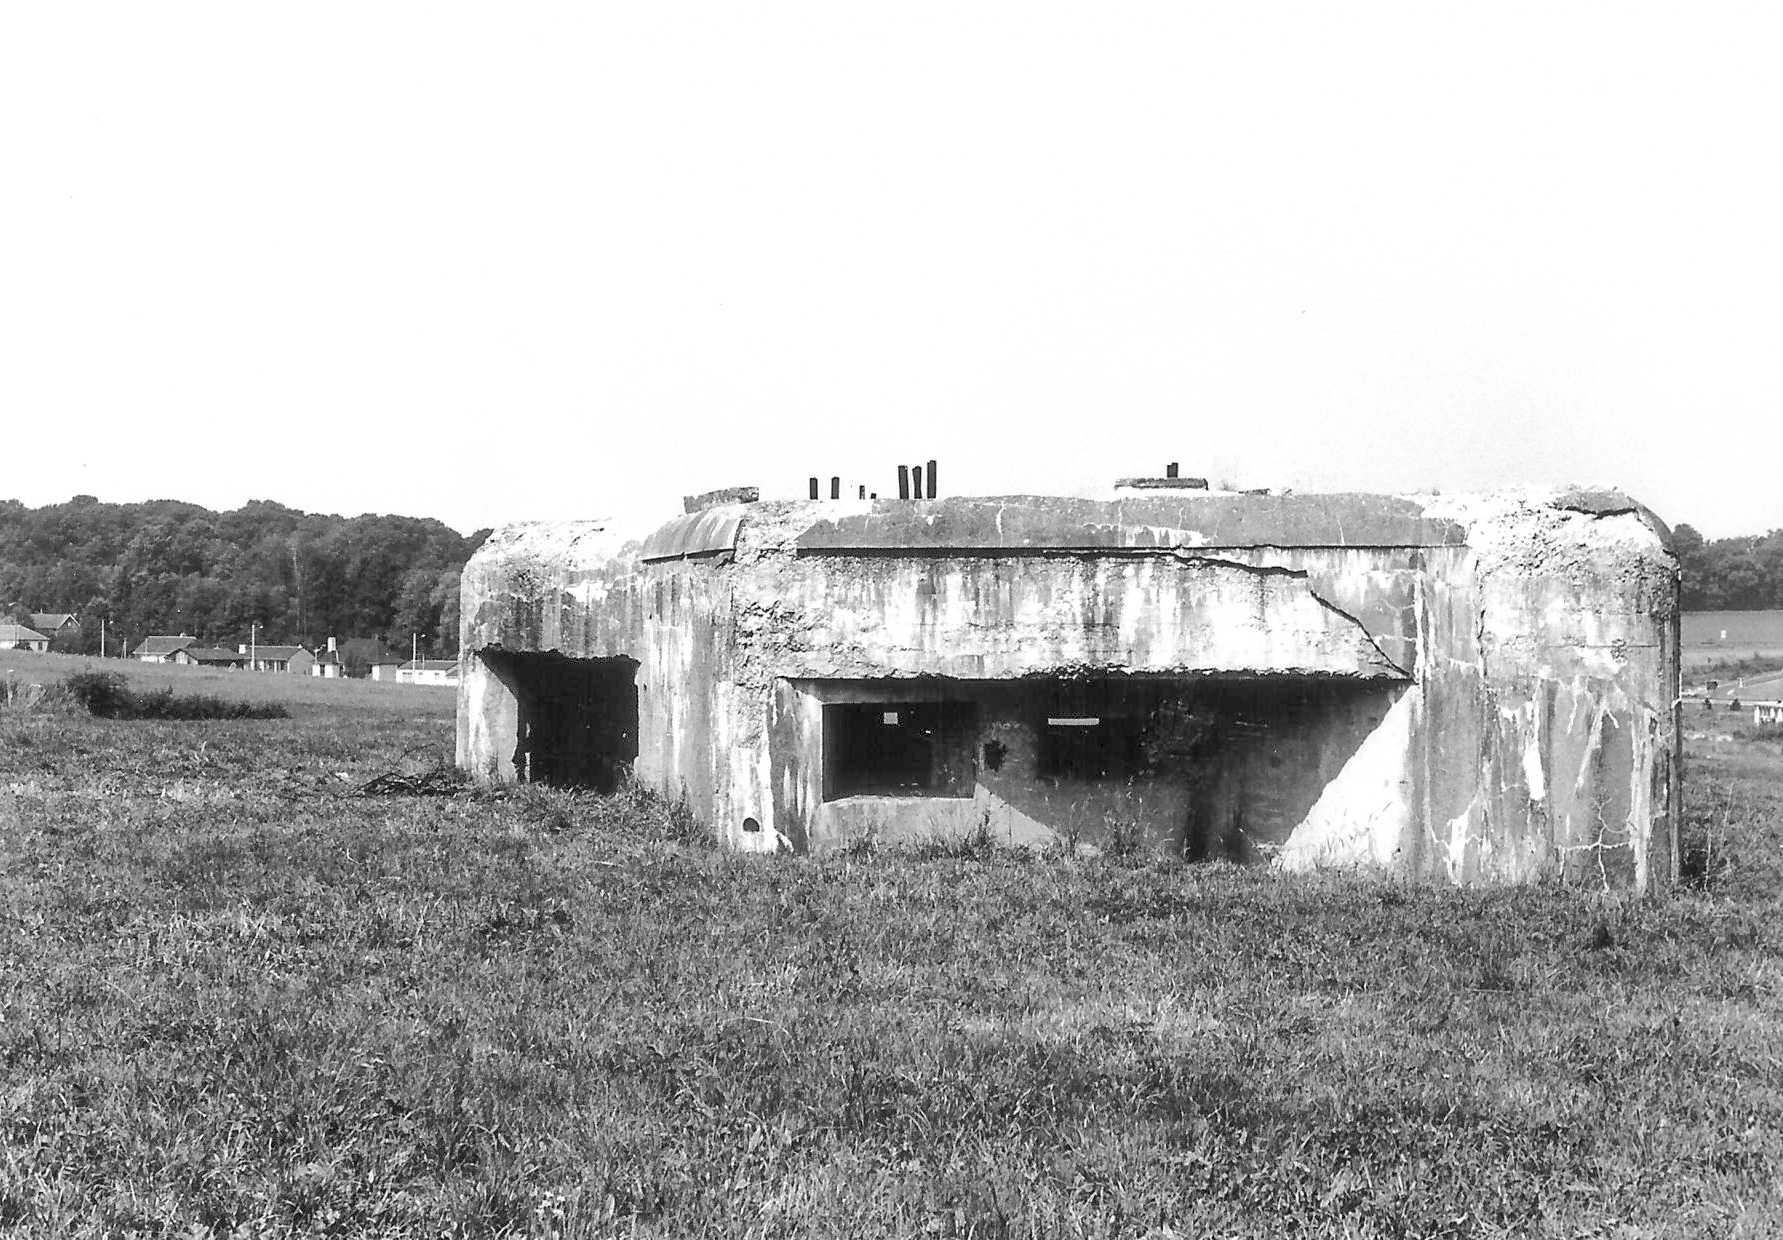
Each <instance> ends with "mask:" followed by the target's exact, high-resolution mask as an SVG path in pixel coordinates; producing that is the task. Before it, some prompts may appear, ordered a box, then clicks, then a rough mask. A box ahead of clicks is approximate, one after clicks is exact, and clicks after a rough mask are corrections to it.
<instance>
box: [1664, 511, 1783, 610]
mask: <svg viewBox="0 0 1783 1240" xmlns="http://www.w3.org/2000/svg"><path fill="white" fill-rule="evenodd" d="M1672 540H1673V545H1674V546H1675V547H1676V549H1677V552H1678V560H1679V563H1680V564H1681V566H1682V568H1683V572H1684V594H1683V600H1682V601H1683V606H1684V610H1685V611H1770V610H1773V609H1777V608H1783V530H1772V531H1771V532H1770V533H1768V534H1745V535H1741V536H1739V537H1737V538H1716V539H1713V540H1708V539H1704V538H1703V536H1702V535H1701V534H1699V533H1697V532H1696V531H1695V530H1693V529H1691V528H1690V527H1689V526H1688V525H1680V526H1678V527H1677V528H1676V529H1674V530H1673V531H1672Z"/></svg>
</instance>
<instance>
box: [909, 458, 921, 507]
mask: <svg viewBox="0 0 1783 1240" xmlns="http://www.w3.org/2000/svg"><path fill="white" fill-rule="evenodd" d="M910 498H911V499H921V498H922V463H921V462H918V463H917V464H915V465H912V466H911V467H910Z"/></svg>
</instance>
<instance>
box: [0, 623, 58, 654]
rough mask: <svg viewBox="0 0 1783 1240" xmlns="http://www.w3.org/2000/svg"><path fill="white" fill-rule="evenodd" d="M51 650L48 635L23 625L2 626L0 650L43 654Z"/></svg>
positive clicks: (0, 630) (0, 626)
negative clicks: (28, 651)
mask: <svg viewBox="0 0 1783 1240" xmlns="http://www.w3.org/2000/svg"><path fill="white" fill-rule="evenodd" d="M49 648H50V639H49V636H48V635H47V634H44V633H39V632H38V631H37V630H36V629H33V628H29V627H27V626H25V625H23V624H0V650H30V651H33V652H35V653H37V654H42V653H43V652H44V651H46V650H48V649H49Z"/></svg>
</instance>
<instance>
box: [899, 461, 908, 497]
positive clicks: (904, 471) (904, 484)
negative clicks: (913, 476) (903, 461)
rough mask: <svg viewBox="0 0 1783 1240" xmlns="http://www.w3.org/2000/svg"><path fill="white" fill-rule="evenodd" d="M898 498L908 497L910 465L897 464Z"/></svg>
mask: <svg viewBox="0 0 1783 1240" xmlns="http://www.w3.org/2000/svg"><path fill="white" fill-rule="evenodd" d="M898 498H899V499H909V498H910V466H908V465H900V466H898Z"/></svg>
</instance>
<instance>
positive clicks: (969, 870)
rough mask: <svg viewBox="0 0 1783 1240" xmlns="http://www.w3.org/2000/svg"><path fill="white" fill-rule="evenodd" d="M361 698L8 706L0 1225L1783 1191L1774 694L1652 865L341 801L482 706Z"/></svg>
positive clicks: (1211, 1224)
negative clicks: (1661, 863) (1597, 872)
mask: <svg viewBox="0 0 1783 1240" xmlns="http://www.w3.org/2000/svg"><path fill="white" fill-rule="evenodd" d="M341 688H342V689H343V690H346V689H352V688H355V686H347V685H342V686H341ZM305 692H306V693H307V692H309V691H308V690H306V691H305ZM342 700H343V701H349V702H352V703H355V705H354V707H353V709H352V710H350V711H343V712H341V713H338V714H334V715H330V714H329V713H328V712H327V711H325V710H323V709H320V708H317V707H315V706H314V704H313V703H312V702H311V700H310V699H309V698H308V697H305V698H303V699H293V701H292V718H290V719H285V720H268V721H261V722H241V721H220V722H218V723H216V724H213V725H210V726H207V727H206V728H205V729H203V730H202V732H201V733H198V732H195V730H194V729H191V728H189V727H185V726H182V725H179V724H173V723H166V722H161V721H154V720H150V721H145V722H142V723H139V724H133V725H130V726H129V727H121V726H119V725H117V724H115V723H113V722H110V721H107V720H104V719H98V718H90V717H85V716H70V715H55V714H51V713H46V712H43V711H35V710H12V711H0V953H3V956H4V960H5V967H4V969H0V1065H4V1071H3V1074H0V1085H3V1088H0V1160H4V1161H3V1162H0V1167H3V1168H4V1172H3V1173H0V1230H10V1231H12V1232H16V1233H17V1234H24V1235H46V1236H47V1235H58V1236H60V1235H77V1234H81V1233H82V1232H83V1231H84V1232H86V1233H88V1234H108V1235H126V1234H132V1233H134V1234H137V1235H143V1236H199V1235H208V1236H229V1235H242V1236H247V1235H254V1236H259V1235H279V1234H289V1235H298V1234H304V1235H316V1234H334V1235H384V1236H388V1235H413V1236H422V1235H426V1236H436V1235H539V1236H608V1235H633V1234H640V1235H656V1236H676V1237H680V1236H699V1235H734V1236H750V1237H762V1236H794V1235H796V1236H813V1235H822V1236H858V1235H868V1236H872V1235H883V1236H1030V1235H1046V1236H1054V1235H1056V1236H1096V1237H1115V1236H1125V1237H1145V1236H1151V1237H1159V1238H1162V1237H1169V1236H1183V1237H1186V1236H1203V1235H1217V1236H1272V1237H1273V1236H1287V1235H1300V1236H1382V1237H1385V1236H1393V1237H1438V1236H1442V1237H1489V1236H1504V1237H1509V1236H1518V1237H1521V1236H1542V1235H1548V1236H1597V1237H1605V1238H1608V1237H1618V1238H1620V1237H1643V1236H1690V1237H1696V1236H1709V1237H1715V1236H1753V1237H1757V1236H1768V1235H1773V1234H1776V1233H1777V1232H1778V1231H1779V1230H1780V1221H1783V1196H1780V1188H1779V1182H1780V1173H1783V1061H1780V1060H1779V1057H1778V1054H1777V1051H1776V1041H1777V1030H1776V1018H1775V1013H1776V1012H1777V1011H1778V1010H1779V1005H1780V1003H1783V969H1780V965H1783V918H1779V916H1778V913H1779V909H1778V893H1779V889H1780V888H1779V880H1780V879H1783V817H1780V816H1779V812H1778V811H1779V808H1780V802H1783V792H1779V787H1780V785H1779V782H1778V781H1779V777H1780V776H1783V746H1780V745H1779V741H1778V740H1777V739H1776V737H1775V736H1774V735H1766V734H1761V733H1758V732H1755V731H1754V730H1753V729H1751V727H1750V726H1749V725H1746V724H1744V723H1743V722H1739V723H1737V724H1730V726H1732V727H1734V728H1735V731H1734V732H1733V733H1732V735H1733V739H1732V740H1730V741H1727V742H1723V743H1709V742H1701V743H1700V745H1699V749H1698V750H1697V751H1695V752H1693V753H1692V755H1691V778H1692V785H1691V795H1690V801H1691V806H1692V808H1691V811H1690V822H1689V829H1690V830H1689V839H1690V841H1691V843H1690V847H1689V849H1688V855H1689V858H1690V864H1691V878H1690V881H1689V882H1688V884H1687V885H1686V886H1685V887H1684V888H1683V889H1682V890H1681V891H1680V892H1678V893H1677V894H1676V895H1674V896H1672V897H1670V898H1668V899H1665V900H1653V901H1642V900H1633V899H1628V898H1624V897H1620V896H1616V895H1606V894H1603V893H1596V894H1594V893H1591V892H1584V891H1577V890H1566V889H1557V888H1534V889H1522V890H1512V891H1458V890H1451V889H1446V888H1437V887H1429V886H1423V885H1418V884H1408V883H1404V882H1395V881H1388V880H1382V879H1362V878H1354V877H1343V876H1335V875H1333V876H1327V877H1322V878H1315V879H1310V880H1303V879H1286V878H1283V877H1280V876H1277V875H1275V874H1273V873H1271V872H1269V871H1268V870H1266V869H1256V868H1252V869H1240V868H1235V867H1231V866H1226V865H1205V866H1196V865H1188V864H1185V863H1183V862H1181V861H1180V860H1174V859H1169V858H1159V857H1156V856H1153V855H1150V854H1147V853H1145V852H1144V851H1143V850H1137V849H1136V850H1132V851H1131V852H1128V853H1126V854H1124V855H1121V856H1111V855H1103V856H1101V857H1096V858H1090V857H1077V858H1070V857H1066V856H1060V855H1054V856H1051V857H1049V858H1046V859H1040V858H1037V857H1034V856H1029V855H1027V854H1011V853H1009V852H1006V851H1002V850H999V849H997V848H995V847H991V846H989V845H988V843H985V844H984V846H979V845H980V844H981V843H984V842H982V841H970V842H968V844H967V845H964V846H959V847H954V848H941V847H932V848H929V849H926V850H913V851H908V852H900V851H898V850H896V849H892V848H888V847H886V846H884V845H879V846H876V847H872V848H863V849H860V850H856V851H855V852H852V853H849V854H847V855H839V856H835V857H829V858H817V859H802V858H791V857H785V856H781V857H765V858H754V859H751V858H743V857H737V856H732V855H727V854H724V853H722V852H719V851H716V850H714V849H712V848H711V847H709V846H708V845H706V844H705V843H704V842H703V838H702V836H701V834H700V833H699V832H698V831H697V830H695V829H694V827H693V825H692V824H691V823H689V822H688V821H687V820H686V818H685V815H679V816H678V811H676V810H675V809H674V808H673V807H672V806H669V805H665V804H663V803H661V802H659V801H657V800H655V799H653V798H650V797H646V796H643V795H642V794H639V793H637V792H636V791H635V790H634V791H628V792H627V793H625V794H623V795H621V796H618V797H613V798H604V799H603V798H599V797H593V796H583V795H573V794H566V793H560V792H556V791H552V790H548V789H541V788H525V789H518V790H507V791H500V792H490V791H487V790H471V789H467V790H463V791H460V792H459V793H458V794H456V795H451V796H441V795H429V796H405V795H387V796H355V795H353V793H354V791H355V790H357V789H362V788H364V787H366V786H367V785H368V784H369V783H370V782H371V781H372V780H373V778H374V777H376V776H379V775H381V774H384V773H387V772H391V771H407V772H409V773H410V774H412V775H415V776H420V775H422V774H423V773H424V772H426V771H429V770H432V769H434V768H435V767H437V766H438V765H439V764H440V763H441V762H443V761H445V760H446V758H447V755H448V754H449V750H450V719H449V713H450V709H451V705H450V698H449V696H446V695H440V696H438V697H437V698H434V699H427V698H426V697H424V696H423V695H419V694H411V695H407V696H405V697H403V698H401V699H400V705H397V704H395V703H397V702H398V699H396V698H386V699H382V700H383V701H384V702H387V703H391V704H390V705H386V706H382V707H379V706H377V705H376V703H377V701H378V699H375V698H372V697H370V696H365V697H351V698H348V697H343V699H342ZM417 703H422V704H423V705H422V706H421V707H417V705H416V704H417ZM391 786H396V781H393V783H392V785H391Z"/></svg>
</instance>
